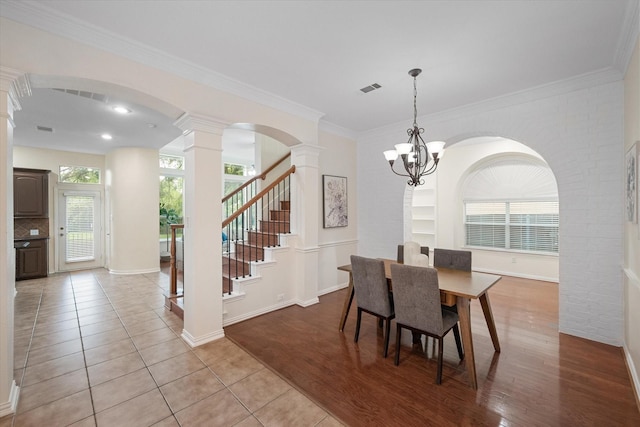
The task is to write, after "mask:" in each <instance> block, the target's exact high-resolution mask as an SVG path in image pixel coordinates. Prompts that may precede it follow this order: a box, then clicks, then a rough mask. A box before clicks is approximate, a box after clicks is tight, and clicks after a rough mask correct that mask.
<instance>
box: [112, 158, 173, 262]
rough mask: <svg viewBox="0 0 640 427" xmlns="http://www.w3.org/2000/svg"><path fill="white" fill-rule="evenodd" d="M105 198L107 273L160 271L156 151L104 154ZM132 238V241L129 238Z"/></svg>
mask: <svg viewBox="0 0 640 427" xmlns="http://www.w3.org/2000/svg"><path fill="white" fill-rule="evenodd" d="M106 166H107V177H108V179H107V180H106V182H105V188H106V193H107V194H108V195H109V199H110V200H109V210H108V218H107V221H109V224H108V230H109V236H108V238H109V245H108V246H109V250H110V253H109V271H110V272H112V273H116V274H139V273H150V272H155V271H159V270H160V256H159V254H158V224H157V221H155V222H154V221H149V218H153V217H154V216H157V215H158V204H159V199H160V195H159V192H158V191H149V189H150V188H156V189H157V188H158V150H155V149H150V148H138V147H126V148H118V149H116V150H113V151H111V152H110V153H109V154H107V158H106ZM134 235H135V236H136V237H135V239H132V238H131V236H134Z"/></svg>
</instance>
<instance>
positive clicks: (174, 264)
mask: <svg viewBox="0 0 640 427" xmlns="http://www.w3.org/2000/svg"><path fill="white" fill-rule="evenodd" d="M183 229H184V224H171V252H170V253H171V262H170V264H169V272H170V276H169V294H170V295H172V296H178V295H181V294H182V292H180V294H178V262H179V258H178V249H177V241H178V239H177V236H176V233H177V230H183ZM180 234H181V235H182V248H181V252H182V255H183V262H184V232H182V231H180ZM182 270H183V271H184V268H183V269H182Z"/></svg>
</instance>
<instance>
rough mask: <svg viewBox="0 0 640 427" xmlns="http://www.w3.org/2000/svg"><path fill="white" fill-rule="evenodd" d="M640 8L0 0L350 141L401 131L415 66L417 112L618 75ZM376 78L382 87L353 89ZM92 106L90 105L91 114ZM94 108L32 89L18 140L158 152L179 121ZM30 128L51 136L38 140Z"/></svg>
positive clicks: (72, 33) (62, 29)
mask: <svg viewBox="0 0 640 427" xmlns="http://www.w3.org/2000/svg"><path fill="white" fill-rule="evenodd" d="M637 14H638V2H637V0H597V1H590V0H582V1H574V0H555V1H536V0H522V1H517V0H511V1H506V0H505V1H481V0H476V1H369V2H366V1H188V0H182V1H171V0H164V1H161V2H149V1H118V2H114V1H101V0H92V1H84V2H80V1H77V0H47V1H39V2H32V1H23V2H16V1H12V0H2V7H1V8H0V15H2V16H5V17H8V18H9V19H14V20H17V21H21V22H24V23H27V24H29V25H34V26H37V27H41V28H43V29H45V30H48V31H52V32H57V33H59V34H62V35H65V36H68V37H75V38H80V35H82V34H85V35H86V34H98V35H99V36H100V37H98V36H96V37H84V39H83V40H84V41H85V42H87V43H89V44H93V45H95V46H98V47H100V48H103V49H106V50H111V51H117V52H119V53H120V54H123V55H125V56H129V57H130V58H132V59H136V57H137V59H138V60H139V61H141V62H145V61H151V62H153V61H152V60H149V59H148V58H149V57H150V56H151V54H153V55H155V56H154V57H155V58H160V59H162V60H156V61H155V62H153V63H151V64H150V65H152V66H156V67H158V68H165V69H166V70H167V71H172V72H176V73H180V72H185V73H190V76H192V77H193V78H195V79H196V80H198V79H199V80H201V81H207V82H208V83H209V84H211V85H213V86H217V87H220V88H224V89H228V90H229V91H231V92H236V93H241V94H243V96H246V97H248V98H253V99H255V100H259V101H261V102H265V103H270V102H276V101H286V102H287V103H289V104H290V105H298V106H301V108H306V109H308V110H309V111H316V112H318V113H319V115H320V116H321V123H324V124H326V125H330V126H333V127H334V128H336V129H342V130H344V131H345V132H348V133H351V134H354V135H357V134H358V133H360V132H364V131H367V130H371V129H374V128H377V127H381V126H385V125H389V124H394V123H399V122H403V123H404V122H406V123H407V125H409V124H410V121H411V119H412V115H413V111H412V110H413V99H412V98H413V83H412V80H411V77H409V75H408V74H407V73H408V71H409V70H410V69H412V68H421V69H422V70H423V72H422V74H421V75H420V76H419V77H418V80H417V85H418V102H417V107H418V115H419V116H421V115H427V114H431V113H435V112H439V111H444V110H448V109H453V108H456V107H460V106H464V105H469V104H473V103H476V102H479V101H482V100H486V99H491V98H495V97H500V96H503V95H506V94H510V93H514V92H520V91H524V90H527V89H530V88H534V87H538V86H543V85H547V84H550V83H554V82H560V81H563V80H567V79H571V78H574V77H576V76H582V75H584V74H588V73H595V72H600V71H603V70H607V71H610V72H618V73H619V74H620V77H622V75H623V74H622V73H623V72H624V69H625V68H626V65H627V62H628V57H629V54H628V51H629V48H628V44H629V43H628V40H629V39H630V38H631V37H637V31H638V30H637V28H636V27H637V19H638V18H637ZM43 16H46V18H47V19H37V18H42V17H43ZM83 40H81V41H83ZM633 40H635V39H633ZM125 45H126V46H127V49H121V47H123V46H125ZM123 52H124V53H123ZM145 53H147V54H149V55H146V56H145V55H143V54H145ZM374 83H377V84H379V85H380V86H381V87H380V89H377V90H374V91H372V92H369V93H363V92H361V91H360V89H361V88H363V87H365V86H368V85H371V84H374ZM104 95H106V96H110V95H111V94H109V93H106V94H104ZM63 98H64V99H63ZM89 101H91V102H93V104H91V105H93V106H94V107H95V108H87V106H88V105H89ZM111 101H113V102H127V100H126V99H117V97H111ZM95 104H98V103H97V102H95V101H93V100H88V99H86V98H83V97H81V96H73V95H69V94H66V93H62V92H59V91H53V90H46V89H38V90H34V94H33V96H32V97H31V99H28V100H27V99H24V103H23V105H24V109H23V110H22V111H20V112H19V113H16V125H17V127H16V143H17V144H20V141H18V139H23V138H28V139H29V140H30V141H32V144H34V145H35V144H40V143H42V142H39V141H40V137H43V138H45V137H46V138H48V140H46V139H43V141H45V140H46V141H48V143H49V144H54V145H55V146H59V145H58V144H63V143H65V142H64V141H66V143H72V140H73V141H75V145H76V146H77V147H84V150H89V149H92V150H93V152H104V151H105V150H107V151H108V150H109V149H110V147H113V146H114V144H119V143H122V144H129V145H130V144H132V141H135V144H142V145H144V144H155V145H159V144H165V143H167V142H169V141H171V140H172V139H173V138H175V136H176V130H175V128H173V129H172V128H171V123H172V122H173V121H174V120H175V118H176V117H167V116H163V115H162V114H159V113H155V112H154V111H146V110H145V109H143V108H138V107H137V106H136V105H135V104H134V105H132V106H131V109H132V110H133V111H134V112H136V114H135V115H134V114H130V115H126V116H124V117H123V116H116V115H115V114H113V111H112V110H111V109H110V108H109V107H110V106H111V104H110V103H107V104H104V103H103V105H101V106H98V105H95ZM61 105H64V106H65V108H64V109H62V108H60V106H61ZM138 113H139V114H138ZM80 123H82V124H83V125H82V126H81V125H80ZM148 123H154V124H156V126H157V127H156V128H150V127H149V126H148ZM34 125H45V126H49V127H53V128H54V129H58V130H59V131H58V132H57V133H56V132H54V133H53V134H51V133H49V134H48V135H42V132H37V131H35V130H33V129H34ZM101 125H102V126H101ZM21 127H22V128H23V129H26V128H29V130H28V131H27V130H25V131H24V133H22V131H21V130H20V128H21ZM107 128H113V129H114V130H113V131H111V132H114V133H118V132H120V137H119V138H121V140H120V141H112V145H106V144H105V143H104V142H103V141H101V140H99V139H98V138H96V135H97V134H98V133H99V132H102V131H103V129H107ZM63 129H68V130H69V131H68V132H67V131H65V132H63V131H62V130H63ZM149 135H151V137H150V138H147V136H149ZM160 135H161V136H160ZM76 138H77V139H76ZM62 139H64V141H63V140H62ZM114 139H115V138H114ZM33 141H35V142H33ZM78 150H79V151H82V150H80V149H78Z"/></svg>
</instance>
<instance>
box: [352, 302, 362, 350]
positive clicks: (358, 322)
mask: <svg viewBox="0 0 640 427" xmlns="http://www.w3.org/2000/svg"><path fill="white" fill-rule="evenodd" d="M361 319H362V309H361V308H360V307H358V316H357V320H356V336H355V337H354V338H353V342H358V337H359V336H360V320H361Z"/></svg>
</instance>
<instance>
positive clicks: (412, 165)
mask: <svg viewBox="0 0 640 427" xmlns="http://www.w3.org/2000/svg"><path fill="white" fill-rule="evenodd" d="M421 72H422V70H421V69H419V68H414V69H413V70H411V71H409V75H410V76H411V77H413V127H412V128H410V129H407V134H408V135H409V140H408V141H407V142H405V143H402V144H396V146H395V150H387V151H385V152H384V157H385V158H386V159H387V160H388V161H389V165H390V166H391V171H392V172H393V173H395V174H396V175H400V176H406V177H409V180H408V181H407V184H409V185H413V186H415V187H417V186H418V185H422V184H424V179H423V178H422V177H423V176H426V175H430V174H432V173H434V172H435V171H436V168H437V167H438V162H439V161H440V159H441V158H442V155H443V154H444V144H445V143H444V142H442V141H431V142H429V143H425V142H424V139H422V136H421V134H422V133H424V129H423V128H421V127H418V124H417V123H416V119H417V117H418V108H417V106H416V98H417V97H418V90H417V88H416V77H418V75H419V74H420V73H421ZM398 156H400V158H401V159H402V166H403V167H404V171H402V170H401V171H400V172H398V171H396V170H395V169H394V168H393V165H394V164H395V161H396V159H397V158H398Z"/></svg>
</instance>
